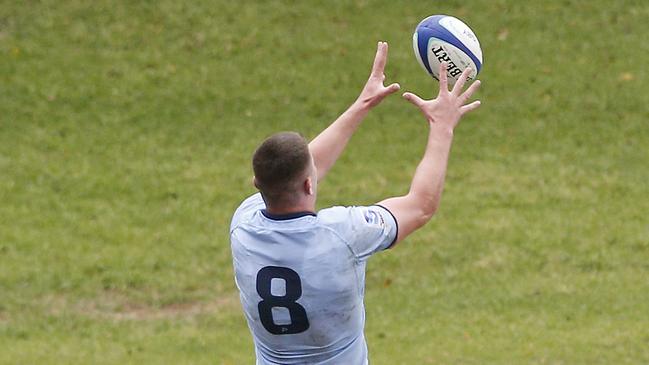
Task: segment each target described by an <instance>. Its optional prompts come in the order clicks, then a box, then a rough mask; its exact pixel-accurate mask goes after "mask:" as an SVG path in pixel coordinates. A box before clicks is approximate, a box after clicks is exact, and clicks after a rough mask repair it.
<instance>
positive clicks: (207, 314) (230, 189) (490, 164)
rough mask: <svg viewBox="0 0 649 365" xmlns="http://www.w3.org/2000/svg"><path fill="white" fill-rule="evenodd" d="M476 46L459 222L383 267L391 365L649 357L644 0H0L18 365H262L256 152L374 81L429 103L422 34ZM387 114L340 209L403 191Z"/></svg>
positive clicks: (354, 146)
mask: <svg viewBox="0 0 649 365" xmlns="http://www.w3.org/2000/svg"><path fill="white" fill-rule="evenodd" d="M435 13H446V14H451V15H455V16H458V17H460V18H462V19H463V20H465V21H466V22H467V23H468V24H470V25H471V27H472V28H473V30H474V31H475V32H476V34H477V35H478V37H479V38H480V40H481V43H482V47H483V50H484V54H485V63H484V68H483V72H482V74H481V77H480V78H481V80H482V81H483V87H482V89H481V91H480V92H479V98H480V99H481V100H482V107H481V108H480V110H479V111H478V112H476V113H474V114H471V115H470V116H469V117H468V118H466V119H465V120H464V121H463V122H462V124H461V125H460V126H459V127H458V129H457V130H456V138H455V144H454V148H453V153H452V156H451V161H450V166H449V172H448V177H447V186H446V191H445V195H444V198H443V202H442V207H441V210H440V212H439V214H438V216H437V217H436V218H435V219H434V220H433V221H432V222H431V223H430V224H428V225H427V226H426V227H425V228H424V229H422V230H421V231H419V232H418V233H416V234H415V235H413V236H412V237H411V238H409V239H408V240H407V241H405V242H404V243H403V244H402V245H401V246H400V247H398V248H396V249H395V250H393V251H391V252H387V253H383V254H380V255H378V256H376V257H375V258H373V259H372V260H371V261H370V264H369V266H368V274H367V290H366V307H367V325H366V334H367V338H368V345H369V349H370V355H371V360H372V364H647V363H649V218H647V216H648V212H649V198H648V196H649V124H648V123H649V122H648V121H649V107H648V105H649V104H648V102H647V100H648V99H647V96H648V95H649V88H648V87H647V82H648V81H649V80H648V75H647V66H646V64H647V62H649V43H648V42H647V41H646V38H645V37H646V34H647V33H649V22H647V19H649V3H647V2H646V1H640V0H638V1H630V0H629V1H603V0H596V1H595V0H593V1H558V0H554V1H539V2H518V1H513V0H510V1H505V0H497V1H447V2H424V1H418V2H397V1H387V0H386V1H337V2H330V1H309V2H306V1H271V2H246V1H240V2H230V1H211V2H210V1H193V2H179V1H170V0H160V1H140V2H131V1H123V0H120V1H105V0H99V1H92V2H88V1H80V0H69V1H8V0H0V363H1V364H91V363H92V364H163V363H166V364H201V363H204V364H214V363H216V364H252V363H254V352H253V346H252V339H251V336H250V334H249V332H248V329H247V327H246V324H245V321H244V318H243V314H242V312H241V309H240V307H239V303H238V297H237V293H236V288H235V286H234V281H233V274H232V264H231V256H230V249H229V239H228V224H229V220H230V217H231V214H232V212H233V211H234V209H235V207H236V206H237V205H238V204H239V202H240V201H241V200H242V199H243V198H245V197H246V196H247V195H249V194H251V193H252V192H253V189H252V186H251V184H250V177H251V168H250V162H249V161H250V157H251V154H252V152H253V150H254V148H255V147H256V145H257V144H258V143H259V142H260V141H261V140H262V139H263V138H264V137H266V136H267V135H269V134H271V133H273V132H276V131H279V130H297V131H300V132H301V133H303V134H304V135H306V136H307V137H309V138H311V137H313V136H315V135H316V134H317V132H318V131H320V130H321V129H323V128H324V127H325V126H326V125H327V124H328V123H329V122H331V121H332V120H333V119H335V118H336V116H337V115H338V114H339V113H340V112H342V111H343V110H344V109H345V108H346V107H347V106H348V105H349V104H350V103H351V102H352V101H353V100H354V98H355V97H356V95H357V93H358V92H359V91H360V88H361V87H362V85H363V83H364V81H365V79H366V77H367V74H368V72H369V67H370V64H371V60H372V57H373V54H374V49H375V45H376V41H377V40H386V41H388V42H389V43H390V59H389V63H388V67H387V69H386V74H387V77H388V78H387V80H388V81H389V82H392V81H398V82H400V83H401V85H402V87H403V88H404V89H406V90H411V91H415V92H417V93H419V94H422V95H425V96H428V97H430V96H432V93H433V89H434V88H435V87H436V82H434V81H432V80H431V79H429V78H427V77H426V75H425V74H424V72H423V70H421V69H420V66H419V65H418V64H417V62H416V60H415V58H414V55H413V54H412V49H411V34H412V31H413V29H414V26H415V25H416V24H417V23H418V21H419V20H420V19H421V18H423V17H425V16H427V15H430V14H435ZM425 128H426V127H425V123H424V121H423V119H422V117H421V116H420V114H419V113H418V112H417V111H416V110H415V109H414V108H413V107H412V106H411V105H409V104H408V103H407V102H405V101H403V100H401V99H400V98H399V97H392V98H390V99H388V100H386V102H385V103H384V104H383V105H381V106H380V107H379V108H378V109H377V110H376V111H374V112H372V114H370V115H369V117H368V118H367V120H366V123H365V124H364V125H363V126H362V128H361V129H360V131H359V132H358V133H357V135H356V136H355V137H354V139H353V140H352V142H351V144H350V147H349V148H348V150H347V151H346V153H345V154H344V155H343V157H342V158H341V159H340V161H339V162H338V164H337V165H336V167H335V168H334V169H333V170H332V172H331V173H330V175H329V176H328V177H327V180H326V181H325V182H324V183H322V185H321V186H320V193H319V197H320V201H319V206H320V207H325V206H329V205H332V204H346V205H360V204H371V203H374V202H376V201H378V200H381V199H383V198H384V197H387V196H390V195H396V194H402V193H404V192H405V191H406V189H407V186H408V183H409V179H410V177H411V175H412V173H413V171H414V167H415V166H416V163H417V161H418V158H419V157H420V155H421V153H422V150H423V146H424V143H425V133H423V132H424V131H425Z"/></svg>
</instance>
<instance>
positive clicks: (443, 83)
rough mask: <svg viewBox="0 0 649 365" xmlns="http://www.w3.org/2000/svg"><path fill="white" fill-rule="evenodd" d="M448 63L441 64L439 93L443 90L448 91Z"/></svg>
mask: <svg viewBox="0 0 649 365" xmlns="http://www.w3.org/2000/svg"><path fill="white" fill-rule="evenodd" d="M447 67H448V64H447V63H446V61H444V62H442V63H440V64H439V93H440V94H441V93H442V91H445V92H448V76H447V75H446V68H447Z"/></svg>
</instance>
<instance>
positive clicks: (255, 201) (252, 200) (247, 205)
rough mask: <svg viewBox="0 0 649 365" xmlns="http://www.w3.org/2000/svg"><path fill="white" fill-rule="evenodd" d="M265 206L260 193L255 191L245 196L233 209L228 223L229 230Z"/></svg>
mask: <svg viewBox="0 0 649 365" xmlns="http://www.w3.org/2000/svg"><path fill="white" fill-rule="evenodd" d="M265 208H266V203H265V202H264V199H263V198H262V196H261V193H259V192H257V193H255V194H252V195H251V196H249V197H248V198H246V199H245V200H244V201H243V202H241V204H239V207H238V208H237V209H236V210H235V212H234V215H233V216H232V222H231V224H230V231H232V230H234V229H235V228H236V227H237V226H238V225H239V224H241V223H243V222H245V221H246V220H248V219H250V217H252V216H253V215H254V214H255V213H256V212H257V211H260V210H262V209H265Z"/></svg>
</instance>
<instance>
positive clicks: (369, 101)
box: [358, 42, 401, 108]
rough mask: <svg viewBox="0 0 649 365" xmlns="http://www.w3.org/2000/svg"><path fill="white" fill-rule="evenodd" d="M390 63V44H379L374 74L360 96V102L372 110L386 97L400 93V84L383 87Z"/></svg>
mask: <svg viewBox="0 0 649 365" xmlns="http://www.w3.org/2000/svg"><path fill="white" fill-rule="evenodd" d="M387 61H388V43H387V42H379V44H378V46H377V49H376V56H375V57H374V65H373V66H372V73H371V74H370V78H369V79H368V80H367V83H366V84H365V87H364V88H363V91H361V94H360V95H359V96H358V101H359V102H360V103H362V105H363V106H365V107H368V108H372V107H375V106H376V105H378V104H379V103H380V102H381V101H382V100H383V99H384V98H385V97H386V96H388V95H390V94H392V93H394V92H396V91H398V90H399V89H400V88H401V87H400V86H399V84H397V83H394V84H391V85H389V86H387V87H386V86H383V81H385V74H384V73H383V71H384V69H385V64H386V63H387Z"/></svg>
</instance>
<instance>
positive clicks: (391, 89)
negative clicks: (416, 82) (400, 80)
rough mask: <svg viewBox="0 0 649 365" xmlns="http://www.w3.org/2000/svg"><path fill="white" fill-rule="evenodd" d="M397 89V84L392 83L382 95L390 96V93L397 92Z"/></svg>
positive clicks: (399, 87) (398, 87)
mask: <svg viewBox="0 0 649 365" xmlns="http://www.w3.org/2000/svg"><path fill="white" fill-rule="evenodd" d="M399 89H401V86H399V84H397V83H394V84H392V85H389V86H388V87H386V88H385V90H383V95H390V94H392V93H395V92H397V91H399Z"/></svg>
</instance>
